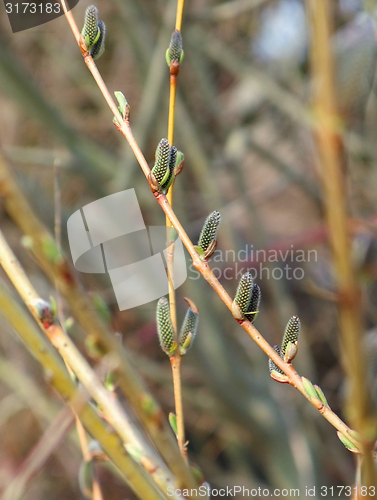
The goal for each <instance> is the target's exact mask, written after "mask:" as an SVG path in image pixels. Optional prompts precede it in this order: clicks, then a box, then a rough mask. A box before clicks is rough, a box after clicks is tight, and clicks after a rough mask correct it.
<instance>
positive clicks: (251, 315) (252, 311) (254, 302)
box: [245, 284, 261, 323]
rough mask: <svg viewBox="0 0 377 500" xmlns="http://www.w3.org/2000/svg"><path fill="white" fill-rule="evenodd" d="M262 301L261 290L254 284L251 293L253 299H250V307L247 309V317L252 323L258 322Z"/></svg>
mask: <svg viewBox="0 0 377 500" xmlns="http://www.w3.org/2000/svg"><path fill="white" fill-rule="evenodd" d="M260 299H261V291H260V288H259V286H258V285H257V284H254V285H253V289H252V291H251V298H250V303H249V307H248V308H247V311H246V312H245V317H246V318H247V319H248V320H249V321H250V322H251V323H254V321H255V320H256V317H257V316H258V312H259V304H260Z"/></svg>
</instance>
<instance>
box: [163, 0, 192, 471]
mask: <svg viewBox="0 0 377 500" xmlns="http://www.w3.org/2000/svg"><path fill="white" fill-rule="evenodd" d="M184 4H185V0H178V2H177V14H176V22H175V29H177V30H179V31H181V27H182V17H183V8H184ZM178 64H179V63H178ZM178 68H179V66H178ZM178 74H179V71H176V70H174V66H173V65H171V66H170V97H169V119H168V141H169V143H170V144H171V145H173V142H174V120H175V99H176V95H177V79H178ZM174 182H175V181H174V180H173V182H172V185H171V186H170V189H169V191H168V194H167V199H168V201H169V203H170V205H171V206H173V190H174ZM166 227H167V246H168V251H167V264H168V278H169V279H168V283H169V307H170V317H171V321H172V325H173V330H174V335H175V338H176V342H177V346H179V340H178V325H177V304H176V298H175V288H174V247H175V245H174V241H171V236H170V229H171V227H172V224H171V222H170V220H169V218H168V217H166ZM170 361H171V367H172V374H173V388H174V402H175V415H176V418H177V440H178V446H179V450H180V452H181V455H182V456H183V458H184V459H185V460H186V462H187V448H186V438H185V421H184V413H183V403H182V382H181V361H182V357H181V353H180V350H179V347H178V348H177V349H176V350H175V353H174V357H172V358H171V359H170Z"/></svg>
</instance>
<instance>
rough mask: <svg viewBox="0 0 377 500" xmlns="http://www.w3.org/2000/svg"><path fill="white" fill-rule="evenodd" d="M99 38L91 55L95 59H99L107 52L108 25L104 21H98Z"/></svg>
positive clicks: (91, 50) (90, 52)
mask: <svg viewBox="0 0 377 500" xmlns="http://www.w3.org/2000/svg"><path fill="white" fill-rule="evenodd" d="M98 30H99V37H98V40H97V41H96V43H95V44H94V45H93V47H92V48H91V49H90V51H89V54H90V55H91V56H92V58H93V59H99V58H100V57H101V56H102V54H103V53H104V51H105V37H106V25H105V23H104V22H103V21H98Z"/></svg>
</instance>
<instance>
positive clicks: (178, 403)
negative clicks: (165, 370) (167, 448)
mask: <svg viewBox="0 0 377 500" xmlns="http://www.w3.org/2000/svg"><path fill="white" fill-rule="evenodd" d="M177 351H179V349H177ZM181 360H182V357H181V355H179V356H172V357H171V358H170V362H171V369H172V373H173V386H174V400H175V415H176V417H177V439H178V446H179V449H180V451H181V454H182V456H183V458H184V459H185V460H186V461H187V448H186V438H185V425H184V419H183V406H182V383H181Z"/></svg>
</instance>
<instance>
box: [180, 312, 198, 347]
mask: <svg viewBox="0 0 377 500" xmlns="http://www.w3.org/2000/svg"><path fill="white" fill-rule="evenodd" d="M198 324H199V314H197V313H195V312H194V311H193V310H192V309H191V307H189V308H188V310H187V313H186V316H185V319H184V320H183V323H182V327H181V331H180V333H179V349H180V352H181V354H186V352H187V351H188V350H189V349H190V347H191V346H192V343H193V341H194V339H195V336H196V332H197V331H198Z"/></svg>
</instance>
